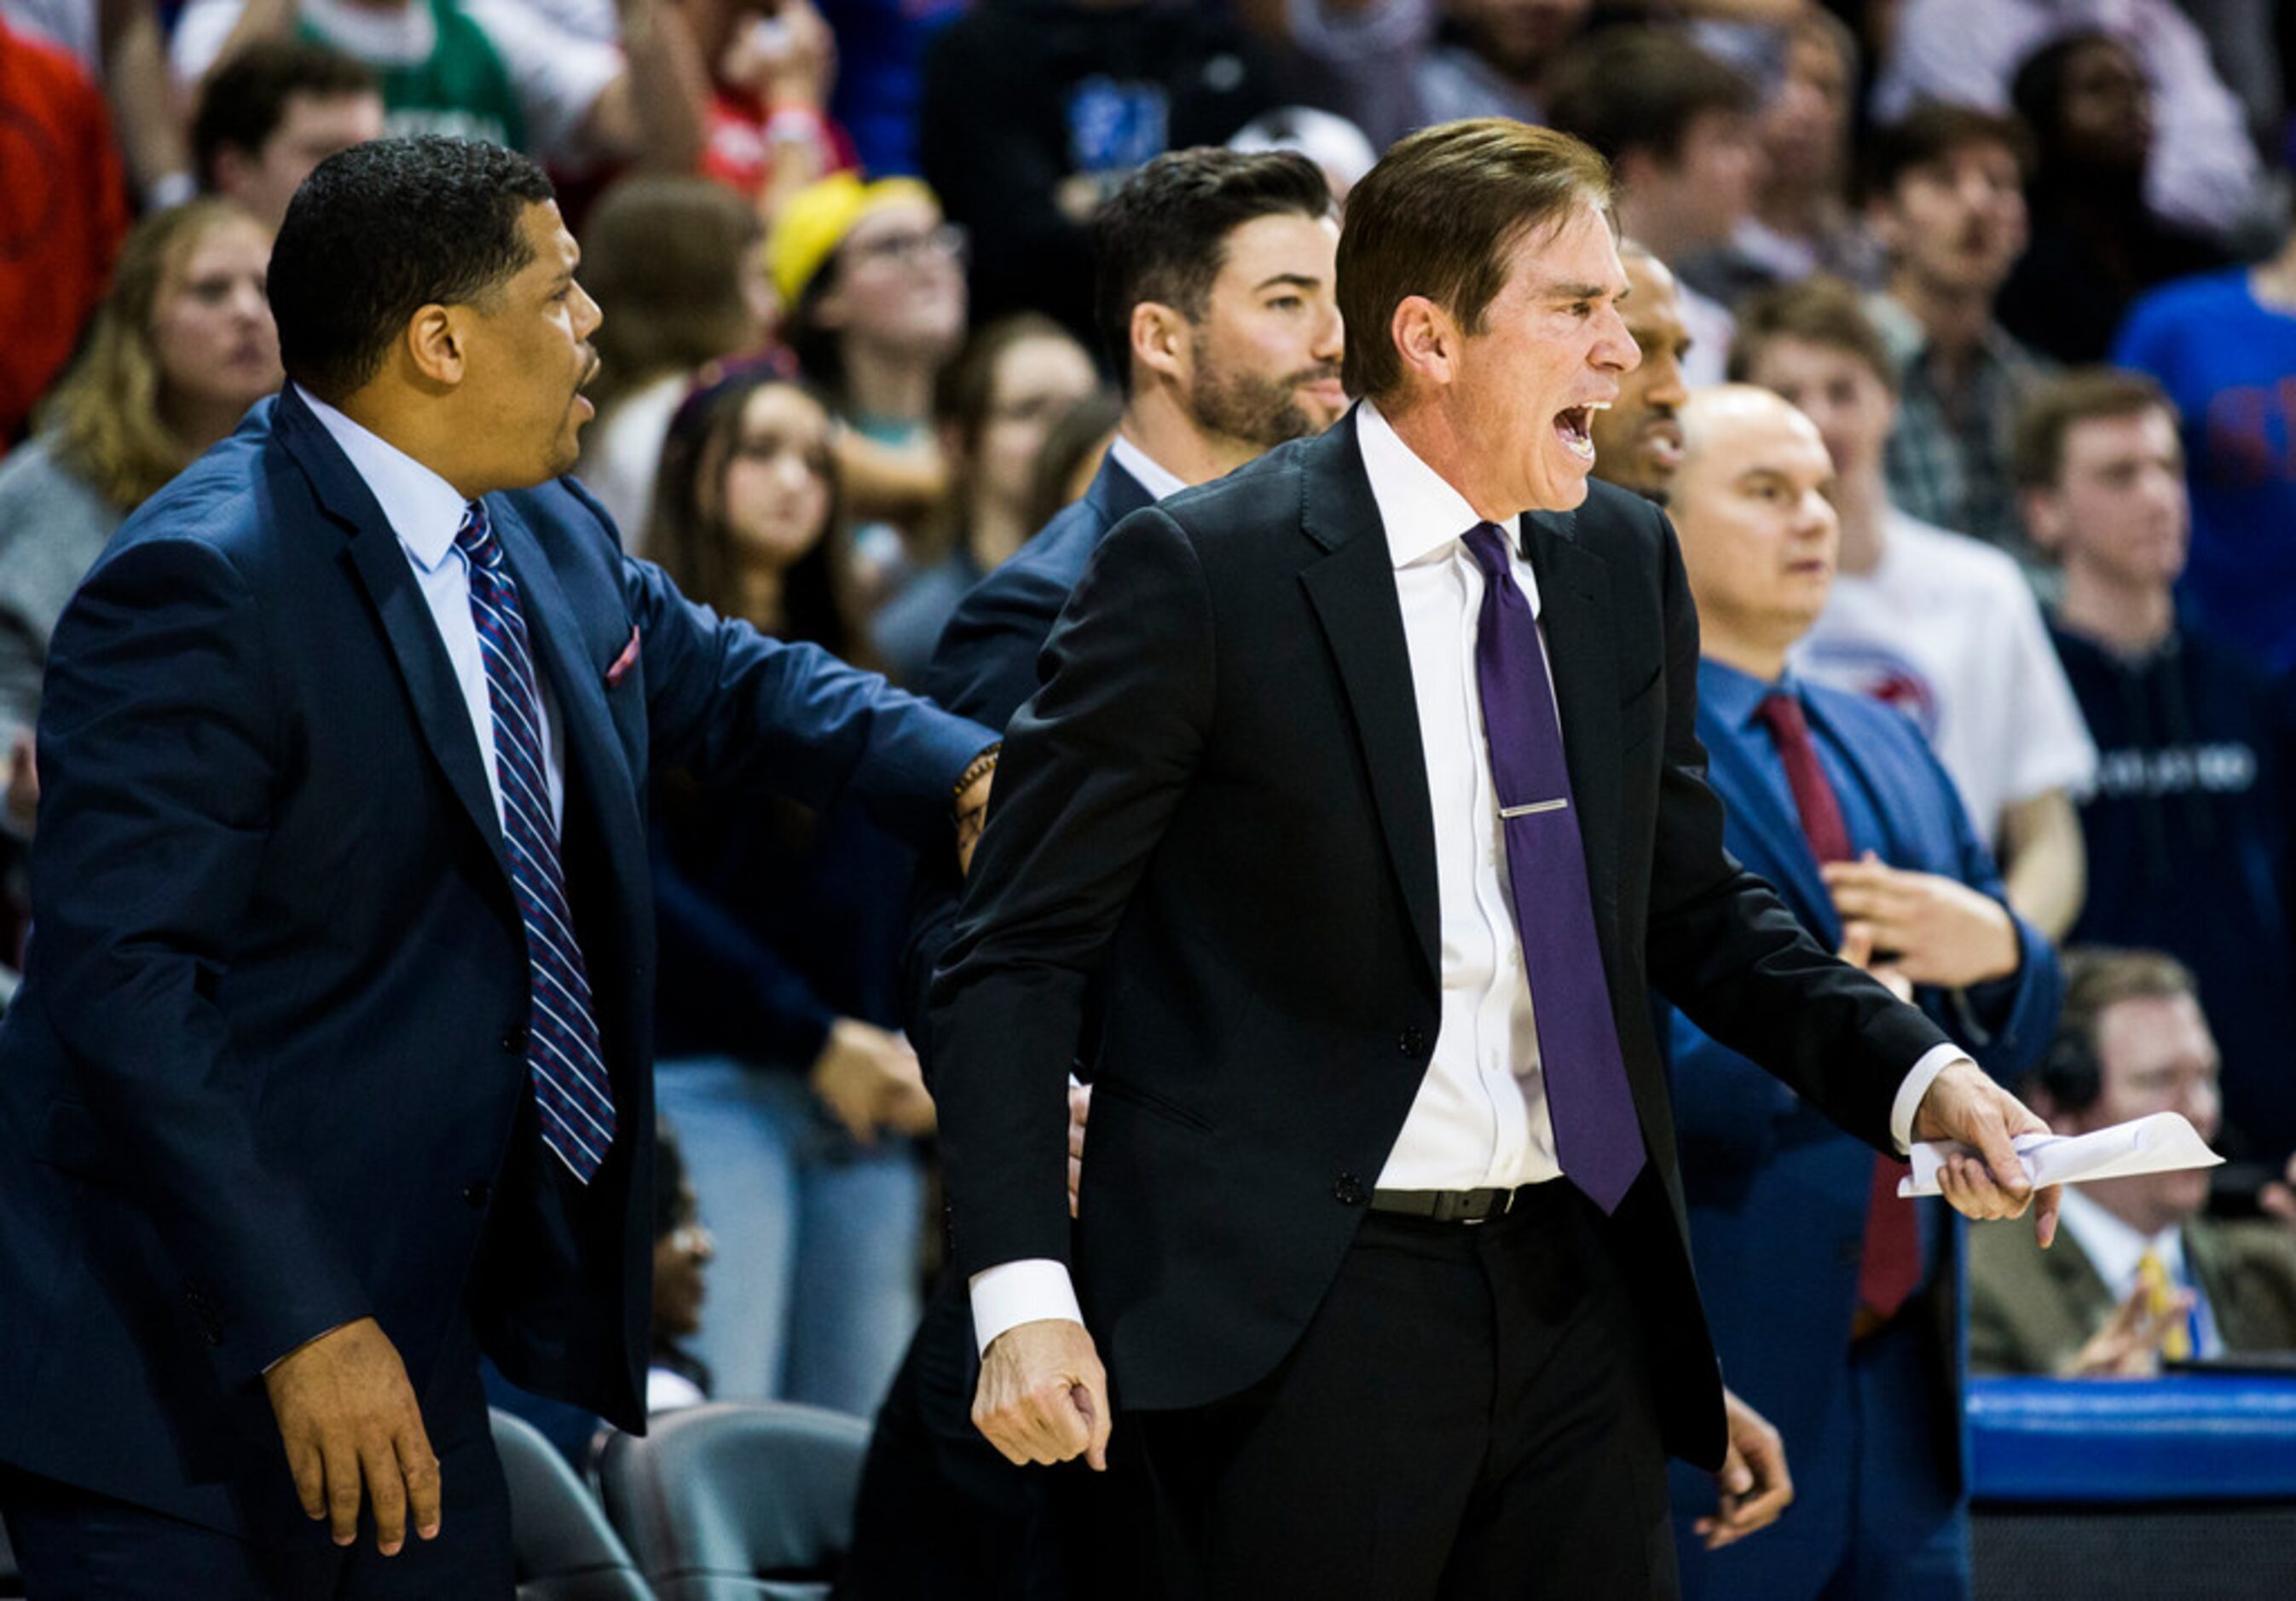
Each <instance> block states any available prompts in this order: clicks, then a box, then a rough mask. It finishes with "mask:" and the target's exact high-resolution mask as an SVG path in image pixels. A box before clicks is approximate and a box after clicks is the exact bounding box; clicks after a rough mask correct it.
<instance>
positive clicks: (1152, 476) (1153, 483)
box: [1108, 431, 1188, 500]
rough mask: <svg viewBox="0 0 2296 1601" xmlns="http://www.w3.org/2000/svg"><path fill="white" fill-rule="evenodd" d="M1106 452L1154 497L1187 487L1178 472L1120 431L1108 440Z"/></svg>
mask: <svg viewBox="0 0 2296 1601" xmlns="http://www.w3.org/2000/svg"><path fill="white" fill-rule="evenodd" d="M1108 454H1109V455H1111V456H1114V457H1115V458H1116V464H1117V465H1118V466H1119V467H1121V468H1123V469H1124V470H1125V471H1126V472H1129V473H1130V474H1132V476H1133V478H1134V479H1135V480H1136V481H1137V482H1138V483H1139V485H1140V487H1141V488H1142V489H1145V490H1147V491H1148V493H1149V495H1150V496H1151V497H1152V498H1154V499H1157V500H1163V499H1165V498H1167V497H1170V496H1174V495H1177V494H1178V493H1179V492H1180V491H1181V490H1183V489H1186V488H1187V487H1188V486H1187V483H1186V481H1185V480H1183V479H1182V478H1181V477H1180V475H1179V474H1178V473H1177V472H1173V471H1172V470H1171V469H1170V468H1169V467H1167V466H1166V465H1165V464H1163V463H1161V462H1160V461H1158V460H1157V459H1156V458H1155V457H1154V456H1150V455H1149V454H1148V453H1147V452H1146V451H1144V450H1143V449H1141V448H1140V447H1139V446H1137V445H1136V444H1134V443H1133V442H1132V441H1131V440H1130V439H1126V438H1125V437H1124V435H1123V434H1122V432H1120V431H1119V433H1118V434H1117V436H1116V438H1115V439H1111V440H1110V441H1109V446H1108Z"/></svg>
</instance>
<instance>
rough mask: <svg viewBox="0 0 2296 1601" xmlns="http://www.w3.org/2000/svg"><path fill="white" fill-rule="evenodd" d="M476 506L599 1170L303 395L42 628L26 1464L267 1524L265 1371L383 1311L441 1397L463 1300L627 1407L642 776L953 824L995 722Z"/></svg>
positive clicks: (13, 1358)
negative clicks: (548, 748) (554, 740)
mask: <svg viewBox="0 0 2296 1601" xmlns="http://www.w3.org/2000/svg"><path fill="white" fill-rule="evenodd" d="M487 505H488V510H489V512H490V513H491V515H492V519H493V522H494V526H495V529H496V531H497V533H498V534H499V536H500V537H501V539H502V544H503V549H504V559H505V561H506V562H507V563H508V565H509V568H510V571H511V572H512V575H513V576H514V578H515V579H516V580H517V583H518V587H519V590H520V593H521V597H522V600H523V610H524V612H525V615H526V619H527V622H528V626H529V630H530V632H531V633H532V635H533V637H534V645H535V656H536V667H537V670H538V672H539V673H540V674H541V676H542V677H543V678H544V679H545V681H547V682H548V683H549V685H550V686H551V688H552V690H553V694H554V695H555V697H556V700H557V703H558V707H559V711H560V723H561V727H562V733H563V736H564V745H565V777H566V801H565V818H564V823H563V825H562V853H563V858H564V862H565V869H566V878H567V889H568V895H569V899H570V904H571V907H572V910H573V913H574V916H575V921H576V924H577V932H578V934H579V936H580V939H581V941H582V948H583V951H584V955H585V958H586V966H587V967H588V970H589V974H590V982H591V988H592V991H593V994H594V998H595V1004H596V1008H597V1016H598V1023H599V1029H600V1033H601V1036H602V1039H603V1047H604V1053H605V1058H606V1063H607V1067H608V1070H609V1072H610V1075H611V1080H612V1088H613V1095H614V1104H615V1108H616V1114H617V1120H618V1129H617V1132H616V1136H615V1139H614V1143H613V1146H612V1148H611V1151H610V1153H609V1154H608V1155H607V1158H606V1161H605V1164H604V1166H603V1168H601V1169H600V1170H599V1172H598V1174H597V1176H596V1178H594V1181H593V1182H592V1184H591V1185H590V1186H588V1188H587V1189H586V1191H584V1192H582V1193H581V1195H580V1196H579V1197H578V1203H576V1204H575V1205H574V1206H573V1207H572V1208H571V1209H570V1211H569V1209H566V1208H563V1207H562V1206H560V1205H559V1204H558V1203H557V1200H556V1198H555V1196H553V1195H545V1194H543V1193H541V1191H540V1186H542V1185H545V1184H553V1185H554V1184H556V1183H557V1182H558V1180H559V1178H560V1175H558V1174H556V1173H555V1172H553V1170H552V1169H553V1161H552V1159H548V1158H545V1157H541V1156H539V1155H538V1150H539V1147H538V1145H536V1144H535V1143H534V1142H533V1141H532V1139H531V1137H530V1136H529V1138H528V1139H526V1140H523V1141H521V1140H514V1139H513V1138H512V1134H513V1130H514V1129H517V1128H519V1127H520V1126H521V1108H522V1107H523V1106H524V1105H526V1104H528V1102H529V1098H530V1092H529V1080H528V1068H527V1065H526V1040H525V1032H524V1030H525V1023H526V1020H527V1012H528V996H527V986H528V967H527V956H526V948H525V935H524V932H523V927H522V924H521V922H520V918H519V914H518V908H517V906H516V904H515V903H514V901H513V899H512V892H511V885H510V879H509V875H508V869H507V867H506V866H505V859H506V858H505V856H504V843H503V839H502V833H501V829H500V826H499V824H498V822H497V819H496V809H495V803H494V801H493V797H492V794H491V792H490V791H489V789H488V784H487V780H486V774H485V769H484V768H483V766H482V763H483V761H484V757H483V755H482V753H481V751H480V747H479V743H478V741H477V740H476V739H475V738H474V737H473V736H472V733H471V719H470V714H469V712H468V711H467V710H466V709H465V707H464V705H463V697H462V693H461V689H460V687H459V686H458V684H457V682H456V679H455V674H454V669H453V667H452V665H451V663H450V662H449V661H448V660H447V653H446V650H445V647H444V646H443V645H441V644H440V641H439V633H438V629H437V627H436V626H435V624H434V623H433V621H432V620H431V616H430V612H429V609H428V607H427V605H426V604H425V603H424V600H423V597H422V593H421V591H420V590H419V589H418V587H416V584H415V580H414V574H413V572H412V571H411V569H410V568H409V565H408V562H407V560H406V553H405V551H404V550H403V549H402V547H401V546H400V545H399V542H398V538H397V537H396V535H395V534H394V533H393V531H392V530H391V528H390V526H389V523H388V521H385V519H384V517H383V515H382V513H381V508H380V507H379V506H378V505H376V504H375V500H374V497H373V495H372V494H371V493H370V492H369V490H368V489H367V488H366V485H365V482H364V481H363V480H361V479H360V478H359V476H358V474H357V472H356V471H355V470H354V469H353V468H352V466H351V464H350V463H349V462H348V460H347V459H345V457H344V456H343V454H342V452H341V450H340V448H339V447H337V446H336V445H335V443H334V441H333V439H332V438H331V437H330V436H329V435H328V434H327V432H326V431H325V430H324V427H323V426H322V425H321V424H320V423H319V421H318V420H317V419H316V417H315V416H313V415H311V412H310V410H309V408H308V407H307V406H305V405H303V404H302V402H301V401H300V399H299V398H298V397H297V396H296V394H295V393H294V391H293V390H289V391H288V392H287V393H286V394H285V395H284V396H283V397H282V398H280V399H279V400H278V401H277V402H276V404H275V405H271V404H266V405H265V406H260V407H258V409H257V410H256V411H255V412H253V413H252V414H250V417H249V420H248V421H247V423H244V424H243V425H242V427H241V429H240V431H238V433H237V434H235V435H234V437H233V438H231V439H228V440H226V441H225V443H223V444H222V445H220V446H218V447H217V448H216V449H215V450H213V451H211V452H209V455H208V456H205V457H204V458H202V459H201V461H200V462H199V463H198V464H195V465H194V466H193V467H192V468H191V469H190V470H189V471H188V472H185V473H184V474H183V475H182V476H181V477H180V478H178V479H176V481H175V482H174V483H172V484H170V485H169V486H168V488H167V489H163V490H161V491H160V494H159V495H157V496H155V497H153V498H152V501H151V502H150V503H148V504H147V505H145V506H144V507H143V510H142V511H140V512H139V513H137V514H136V515H135V517H134V518H132V519H130V520H129V521H128V522H127V525H126V527H124V528H123V529H122V530H120V532H119V535H118V536H117V537H116V538H114V539H113V541H112V543H111V546H109V548H107V550H106V551H105V553H104V554H103V556H102V559H101V560H100V561H99V562H97V564H96V566H95V568H94V571H93V572H91V573H90V575H89V576H88V579H87V580H86V584H85V586H84V587H82V588H81V590H80V592H79V594H78V596H77V597H76V598H75V599H74V601H73V602H72V603H71V605H70V608H69V609H68V610H67V611H66V612H65V613H64V616H63V619H62V620H61V622H60V623H59V624H58V625H57V628H56V632H55V643H54V646H53V650H52V652H51V653H50V657H49V666H48V676H47V691H46V696H45V704H44V707H43V710H42V714H41V719H40V732H39V745H40V768H41V777H42V782H43V792H42V796H41V809H40V827H39V833H38V839H37V843H36V844H35V846H34V848H33V852H32V899H33V912H34V917H35V920H36V922H37V926H38V930H39V932H38V933H37V936H36V937H35V938H34V939H33V940H32V943H31V949H30V954H29V961H28V963H27V966H26V972H25V978H24V984H23V987H22V989H21V990H20V991H19V993H18V995H17V998H16V1001H15V1004H14V1005H13V1006H11V1007H10V1008H9V1010H8V1014H7V1016H6V1019H5V1022H4V1024H0V1172H4V1173H5V1174H6V1175H7V1181H6V1183H5V1184H4V1185H0V1462H7V1463H12V1464H14V1465H16V1466H21V1467H24V1468H27V1469H29V1470H31V1471H33V1472H36V1473H38V1474H45V1475H46V1476H48V1477H51V1478H55V1479H60V1480H63V1481H65V1482H70V1483H74V1484H78V1485H81V1486H84V1487H86V1488H88V1489H92V1490H98V1491H101V1492H102V1493H104V1494H107V1495H110V1496H113V1497H116V1498H120V1499H124V1500H127V1501H132V1502H135V1503H137V1504H139V1505H143V1506H147V1507H154V1508H157V1509H159V1510H160V1511H163V1512H166V1513H168V1514H170V1515H174V1516H177V1517H181V1518H185V1519H190V1520H193V1521H196V1522H201V1523H209V1524H212V1525H214V1526H217V1527H220V1528H225V1529H236V1528H242V1527H244V1526H246V1522H245V1520H246V1518H247V1517H248V1516H250V1515H255V1514H252V1513H251V1512H250V1508H260V1507H263V1506H265V1505H266V1504H270V1505H276V1506H284V1507H288V1508H289V1509H290V1510H291V1507H292V1502H291V1495H292V1491H291V1486H290V1484H289V1482H288V1479H287V1474H286V1464H285V1456H284V1453H283V1451H282V1450H281V1449H280V1445H279V1435H278V1430H277V1427H276V1425H275V1424H274V1422H273V1420H272V1417H271V1415H270V1409H269V1407H268V1405H267V1403H266V1399H265V1395H264V1391H263V1386H262V1384H261V1383H260V1378H259V1375H260V1374H261V1372H262V1370H263V1368H264V1367H265V1366H266V1364H268V1363H270V1362H271V1361H273V1360H274V1359H276V1358H278V1357H280V1356H282V1355H283V1354H284V1353H285V1352H286V1351H290V1350H291V1349H292V1348H293V1347H295V1346H296V1345H298V1344H299V1343H301V1342H304V1341H306V1340H307V1339H309V1338H311V1337H313V1336H314V1335H316V1334H321V1333H324V1331H325V1330H327V1329H329V1328H332V1327H334V1326H337V1325H340V1324H341V1323H345V1322H348V1321H349V1320H351V1319H353V1318H359V1317H362V1316H370V1315H371V1316H373V1317H374V1318H376V1319H377V1320H378V1321H379V1322H380V1323H381V1326H382V1329H383V1331H384V1332H385V1333H386V1334H389V1337H390V1338H391V1340H392V1341H393V1342H395V1343H396V1344H397V1346H398V1350H399V1351H400V1353H401V1355H402V1356H403V1357H404V1358H405V1359H406V1366H407V1369H408V1372H409V1375H410V1376H411V1377H412V1378H413V1380H414V1383H415V1385H416V1387H417V1391H418V1393H419V1392H421V1390H422V1386H423V1385H424V1383H425V1382H426V1379H427V1375H428V1373H429V1371H430V1367H431V1366H432V1364H433V1361H434V1359H436V1357H437V1355H438V1353H439V1350H440V1346H441V1342H442V1340H443V1339H444V1338H445V1336H446V1335H447V1333H448V1331H449V1330H450V1328H451V1326H452V1322H453V1319H454V1318H455V1314H456V1311H457V1309H458V1307H459V1308H463V1309H466V1310H468V1311H469V1313H470V1314H471V1318H472V1319H473V1321H474V1322H475V1324H476V1325H477V1327H478V1330H479V1333H480V1337H481V1339H482V1340H483V1342H484V1343H485V1344H486V1346H487V1349H488V1351H490V1352H491V1354H493V1355H494V1357H495V1358H496V1360H497V1361H498V1362H500V1364H501V1365H502V1367H503V1368H504V1370H505V1371H506V1372H507V1373H508V1374H509V1375H510V1376H511V1377H512V1378H513V1379H514V1380H516V1381H517V1382H518V1383H521V1384H524V1385H526V1386H528V1387H529V1388H531V1389H537V1390H540V1391H542V1392H545V1393H548V1394H551V1395H554V1396H558V1397H560V1398H562V1399H564V1400H571V1401H575V1402H577V1403H578V1404H580V1405H582V1406H584V1407H586V1408H590V1409H591V1410H593V1411H597V1412H602V1413H603V1414H605V1415H606V1416H609V1417H611V1418H612V1419H614V1420H615V1421H616V1422H618V1423H619V1424H623V1425H624V1426H626V1427H631V1428H643V1427H644V1403H643V1400H642V1399H641V1398H642V1397H643V1395H644V1368H645V1360H646V1352H647V1350H648V1340H647V1329H648V1319H649V1317H650V1300H649V1292H648V1287H647V1286H648V1285H649V1283H650V1279H651V1263H652V1234H653V1229H652V1216H653V1203H652V1156H653V1146H652V1130H653V1117H652V1111H653V1087H652V1068H651V1063H650V1061H649V1055H648V1053H649V1050H650V1047H651V1042H652V985H653V978H654V972H653V966H654V943H653V915H652V899H651V892H650V888H649V885H650V880H649V876H648V872H647V860H646V832H645V824H644V802H645V794H646V778H647V775H648V773H649V772H650V770H651V769H652V768H655V767H657V766H661V767H668V766H676V767H682V768H688V769H690V770H692V771H693V772H694V773H695V774H696V775H697V776H701V777H702V778H703V779H704V780H705V781H707V782H715V783H718V784H729V785H735V786H741V787H744V788H749V789H752V790H755V791H758V792H780V793H783V794H787V795H790V796H791V797H793V798H795V799H797V800H799V801H805V802H807V803H808V804H813V805H820V804H824V803H826V802H828V801H831V800H832V798H834V797H835V796H837V795H838V794H840V792H850V793H853V794H855V795H856V796H857V797H858V798H859V799H861V800H862V801H865V803H868V804H870V805H871V806H872V807H873V809H874V810H876V811H877V813H878V815H879V816H880V817H883V818H884V819H885V820H887V821H888V822H889V823H891V824H893V825H896V826H898V827H901V828H902V829H903V831H904V832H906V833H912V834H914V835H915V836H916V837H918V838H919V839H920V840H927V841H936V842H945V841H946V840H947V837H948V836H947V808H948V800H949V785H950V784H952V783H953V782H954V781H955V777H956V776H957V774H958V772H959V771H960V770H961V769H962V768H964V764H965V762H966V761H967V760H969V759H971V757H972V753H973V752H975V751H979V750H980V748H981V747H982V746H983V745H985V744H986V743H988V739H989V737H990V735H988V732H987V731H985V730H982V729H980V728H977V727H974V726H972V725H971V724H967V723H964V722H961V721H959V720H957V719H955V718H948V717H945V716H943V715H942V714H940V713H939V712H937V711H935V710H932V709H931V707H928V706H926V705H924V704H923V703H922V702H918V701H916V700H914V699H912V698H911V697H909V696H907V695H905V694H899V693H898V692H896V691H892V690H890V689H888V688H887V687H886V686H885V684H884V682H883V680H882V679H880V678H877V677H873V676H872V675H869V674H865V673H861V672H857V671H855V670H854V669H850V668H848V667H846V666H844V665H843V664H841V663H840V662H837V661H834V660H832V658H830V657H828V656H826V655H825V654H824V653H821V652H820V651H818V650H816V649H815V648H813V647H811V646H804V645H796V646H792V645H780V644H777V643H776V642H775V641H773V640H770V639H766V638H763V637H760V636H758V634H756V633H755V632H754V631H752V630H751V629H750V628H747V627H746V626H744V625H741V624H738V623H727V622H721V621H720V620H718V619H717V618H716V617H714V616H713V615H711V614H710V613H709V612H707V611H705V610H704V609H702V608H701V607H699V606H696V605H693V604H692V603H689V602H687V601H685V600H684V599H682V598H680V597H679V595H677V593H676V590H674V589H673V588H672V587H670V585H669V583H668V580H667V579H664V578H663V577H662V575H661V573H660V571H659V570H658V569H655V568H653V567H651V566H648V565H646V564H645V563H644V562H635V561H631V560H628V559H627V558H626V557H624V556H623V554H622V553H621V551H620V549H619V546H618V545H617V543H616V541H615V538H614V534H613V530H612V527H611V523H609V522H608V521H607V520H606V517H605V514H604V513H603V512H602V511H600V510H599V509H598V507H597V505H596V504H595V503H594V502H593V501H592V500H590V498H589V497H587V496H586V494H584V493H583V492H582V491H581V489H579V488H578V486H576V485H574V484H572V483H571V482H570V481H567V480H561V481H559V482H556V483H551V484H545V485H544V486H542V487H540V488H538V489H531V490H526V491H521V492H519V493H515V494H506V495H494V496H489V497H487ZM525 1121H526V1122H528V1123H529V1124H530V1118H529V1119H527V1120H525ZM568 1187H570V1186H568ZM482 1252H483V1255H482V1254H481V1253H482Z"/></svg>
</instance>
